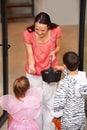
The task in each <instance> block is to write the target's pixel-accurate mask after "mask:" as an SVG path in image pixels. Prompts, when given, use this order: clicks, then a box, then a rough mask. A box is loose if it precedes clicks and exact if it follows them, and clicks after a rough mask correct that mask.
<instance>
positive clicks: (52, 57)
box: [49, 51, 55, 61]
mask: <svg viewBox="0 0 87 130" xmlns="http://www.w3.org/2000/svg"><path fill="white" fill-rule="evenodd" d="M49 56H50V60H52V61H54V60H55V51H52V52H51V53H50V55H49Z"/></svg>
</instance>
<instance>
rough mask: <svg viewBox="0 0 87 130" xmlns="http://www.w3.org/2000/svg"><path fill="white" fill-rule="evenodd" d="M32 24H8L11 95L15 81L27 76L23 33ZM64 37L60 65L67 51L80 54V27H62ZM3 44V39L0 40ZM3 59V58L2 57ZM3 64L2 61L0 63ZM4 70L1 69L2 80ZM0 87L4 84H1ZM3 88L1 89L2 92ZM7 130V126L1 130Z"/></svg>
mask: <svg viewBox="0 0 87 130" xmlns="http://www.w3.org/2000/svg"><path fill="white" fill-rule="evenodd" d="M30 24H31V23H29V22H25V23H9V24H8V43H9V44H10V45H11V47H10V48H9V49H8V67H9V68H8V74H9V75H8V76H9V84H8V85H9V93H12V84H13V81H14V80H15V79H16V78H17V77H19V76H21V75H25V47H24V42H23V37H22V35H23V31H24V30H25V28H26V27H27V26H29V25H30ZM61 28H62V31H63V36H62V40H61V50H60V52H59V63H60V64H62V56H63V54H64V53H65V52H66V51H70V50H71V51H72V50H73V51H75V52H78V30H79V29H78V26H77V25H74V26H61ZM0 37H1V34H0ZM0 42H1V39H0ZM0 55H1V54H0ZM0 57H1V56H0ZM0 62H1V61H0ZM1 74H2V70H1V69H0V78H1V79H2V77H1ZM0 86H2V83H1V82H0ZM2 89H3V88H0V91H2ZM0 130H7V124H6V123H5V125H4V126H3V127H2V128H1V129H0Z"/></svg>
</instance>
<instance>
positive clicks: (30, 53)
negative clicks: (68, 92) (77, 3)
mask: <svg viewBox="0 0 87 130" xmlns="http://www.w3.org/2000/svg"><path fill="white" fill-rule="evenodd" d="M61 35H62V30H61V28H60V26H59V25H57V24H55V23H52V22H51V20H50V16H49V15H48V14H47V13H45V12H41V13H39V14H38V15H37V16H36V17H35V20H34V24H33V25H32V26H30V27H27V29H26V30H25V31H24V34H23V37H24V42H25V47H26V76H27V78H29V79H30V84H31V87H34V86H37V87H42V88H43V102H42V114H43V113H44V114H43V115H42V118H43V121H42V124H43V126H42V124H41V119H40V118H39V119H40V122H39V126H40V130H42V127H43V130H51V126H53V124H52V123H51V121H52V117H51V115H50V109H51V105H52V100H53V96H54V93H55V90H56V86H57V83H50V84H47V83H45V82H43V81H42V77H41V70H44V69H48V68H49V67H50V59H51V57H52V66H53V67H54V66H56V65H57V64H58V53H59V50H60V41H61ZM52 86H53V87H52ZM39 119H38V120H39ZM52 130H53V127H52Z"/></svg>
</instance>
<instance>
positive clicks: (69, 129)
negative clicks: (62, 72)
mask: <svg viewBox="0 0 87 130" xmlns="http://www.w3.org/2000/svg"><path fill="white" fill-rule="evenodd" d="M63 63H64V68H65V69H66V71H67V75H66V76H65V77H64V78H63V79H61V80H60V81H59V85H58V88H57V91H56V94H55V96H54V104H53V111H52V115H53V116H54V117H56V118H60V117H61V129H62V130H84V129H85V121H86V116H85V98H84V95H87V79H86V73H85V72H84V71H79V70H78V66H79V63H80V61H79V56H78V55H77V54H76V53H75V52H66V53H65V54H64V56H63ZM56 69H57V67H56ZM58 69H60V68H59V67H58Z"/></svg>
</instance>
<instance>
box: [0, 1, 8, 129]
mask: <svg viewBox="0 0 87 130" xmlns="http://www.w3.org/2000/svg"><path fill="white" fill-rule="evenodd" d="M0 4H1V24H2V44H0V47H2V58H3V60H2V64H3V65H2V66H3V95H4V94H8V32H7V31H8V29H7V0H1V3H0ZM7 117H8V113H7V112H6V111H3V114H2V115H1V117H0V128H1V127H2V125H3V124H4V122H5V121H6V120H7Z"/></svg>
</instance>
